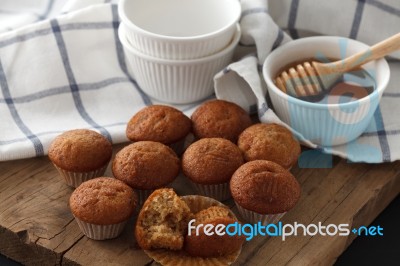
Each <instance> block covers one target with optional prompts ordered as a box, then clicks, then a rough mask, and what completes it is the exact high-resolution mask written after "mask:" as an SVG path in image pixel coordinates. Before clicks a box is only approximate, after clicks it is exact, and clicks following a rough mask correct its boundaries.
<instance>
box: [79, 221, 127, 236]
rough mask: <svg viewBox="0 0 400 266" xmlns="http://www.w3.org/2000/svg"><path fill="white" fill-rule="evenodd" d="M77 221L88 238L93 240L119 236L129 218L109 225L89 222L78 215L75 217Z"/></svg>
mask: <svg viewBox="0 0 400 266" xmlns="http://www.w3.org/2000/svg"><path fill="white" fill-rule="evenodd" d="M75 221H76V222H77V223H78V225H79V228H80V229H81V231H82V232H83V234H85V236H87V237H88V238H91V239H93V240H105V239H112V238H116V237H118V236H119V235H120V234H121V233H122V231H123V230H124V228H125V225H126V223H127V221H128V220H126V221H123V222H121V223H117V224H107V225H99V224H91V223H87V222H84V221H82V220H81V219H79V218H77V217H75Z"/></svg>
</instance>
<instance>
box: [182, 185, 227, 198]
mask: <svg viewBox="0 0 400 266" xmlns="http://www.w3.org/2000/svg"><path fill="white" fill-rule="evenodd" d="M190 182H191V183H192V185H193V186H194V188H195V189H196V190H197V192H198V193H199V194H201V195H203V196H206V197H210V198H213V199H216V200H219V201H224V200H227V199H229V198H230V197H231V191H230V189H229V183H228V182H226V183H222V184H213V185H203V184H197V183H195V182H193V181H190Z"/></svg>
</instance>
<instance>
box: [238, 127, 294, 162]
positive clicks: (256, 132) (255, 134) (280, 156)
mask: <svg viewBox="0 0 400 266" xmlns="http://www.w3.org/2000/svg"><path fill="white" fill-rule="evenodd" d="M238 146H239V148H240V149H241V150H242V152H243V154H244V158H245V160H246V161H253V160H268V161H273V162H275V163H277V164H279V165H281V166H282V167H284V168H286V169H290V168H291V167H292V166H293V165H295V164H296V162H297V158H298V157H299V155H300V152H301V148H300V144H299V142H298V141H297V140H296V139H295V138H294V137H293V135H292V133H291V132H290V131H289V130H288V129H286V128H285V127H283V126H280V125H277V124H261V123H260V124H255V125H252V126H251V127H249V128H247V129H246V130H244V131H243V132H242V134H240V136H239V140H238Z"/></svg>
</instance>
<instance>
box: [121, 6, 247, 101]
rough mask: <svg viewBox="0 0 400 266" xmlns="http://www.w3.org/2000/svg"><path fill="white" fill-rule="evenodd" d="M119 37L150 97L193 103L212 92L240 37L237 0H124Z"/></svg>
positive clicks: (128, 59) (239, 9)
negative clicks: (218, 75)
mask: <svg viewBox="0 0 400 266" xmlns="http://www.w3.org/2000/svg"><path fill="white" fill-rule="evenodd" d="M118 12H119V16H120V18H121V24H120V26H119V30H118V34H119V39H120V41H121V43H122V45H123V47H124V52H125V56H126V58H127V63H128V66H129V68H130V72H131V74H132V75H133V76H134V78H135V79H136V81H137V83H138V84H139V86H140V87H141V89H142V90H143V91H144V92H145V93H146V94H148V95H149V96H150V97H152V98H154V99H156V100H159V101H163V102H167V103H175V104H184V103H191V102H195V101H199V100H202V99H204V98H207V97H208V96H210V95H211V94H212V93H213V76H214V75H215V74H216V73H217V72H219V71H220V70H222V69H223V68H224V67H226V66H227V65H228V64H229V63H230V62H231V60H232V56H233V51H234V48H235V47H236V45H237V43H238V42H239V39H240V28H239V25H238V23H237V22H238V20H239V18H240V13H241V8H240V3H239V1H238V0H121V1H120V3H119V9H118Z"/></svg>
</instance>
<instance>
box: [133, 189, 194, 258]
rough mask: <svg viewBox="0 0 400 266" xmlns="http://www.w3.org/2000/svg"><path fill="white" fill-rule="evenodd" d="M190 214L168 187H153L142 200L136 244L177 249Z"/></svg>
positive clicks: (181, 245)
mask: <svg viewBox="0 0 400 266" xmlns="http://www.w3.org/2000/svg"><path fill="white" fill-rule="evenodd" d="M191 217H192V214H191V212H190V209H189V207H188V206H187V204H186V203H185V202H184V201H183V200H182V199H181V198H180V197H179V196H178V195H176V193H175V192H174V190H173V189H171V188H163V189H157V190H155V191H154V192H153V193H152V194H151V195H150V196H149V198H148V199H147V200H146V201H145V203H144V204H143V207H142V209H141V210H140V213H139V216H138V219H137V221H136V227H135V237H136V241H137V243H138V245H139V246H140V247H141V248H142V249H145V250H148V249H159V248H165V249H169V250H180V249H182V247H183V242H184V235H185V234H186V231H187V225H188V222H189V220H190V219H191Z"/></svg>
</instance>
